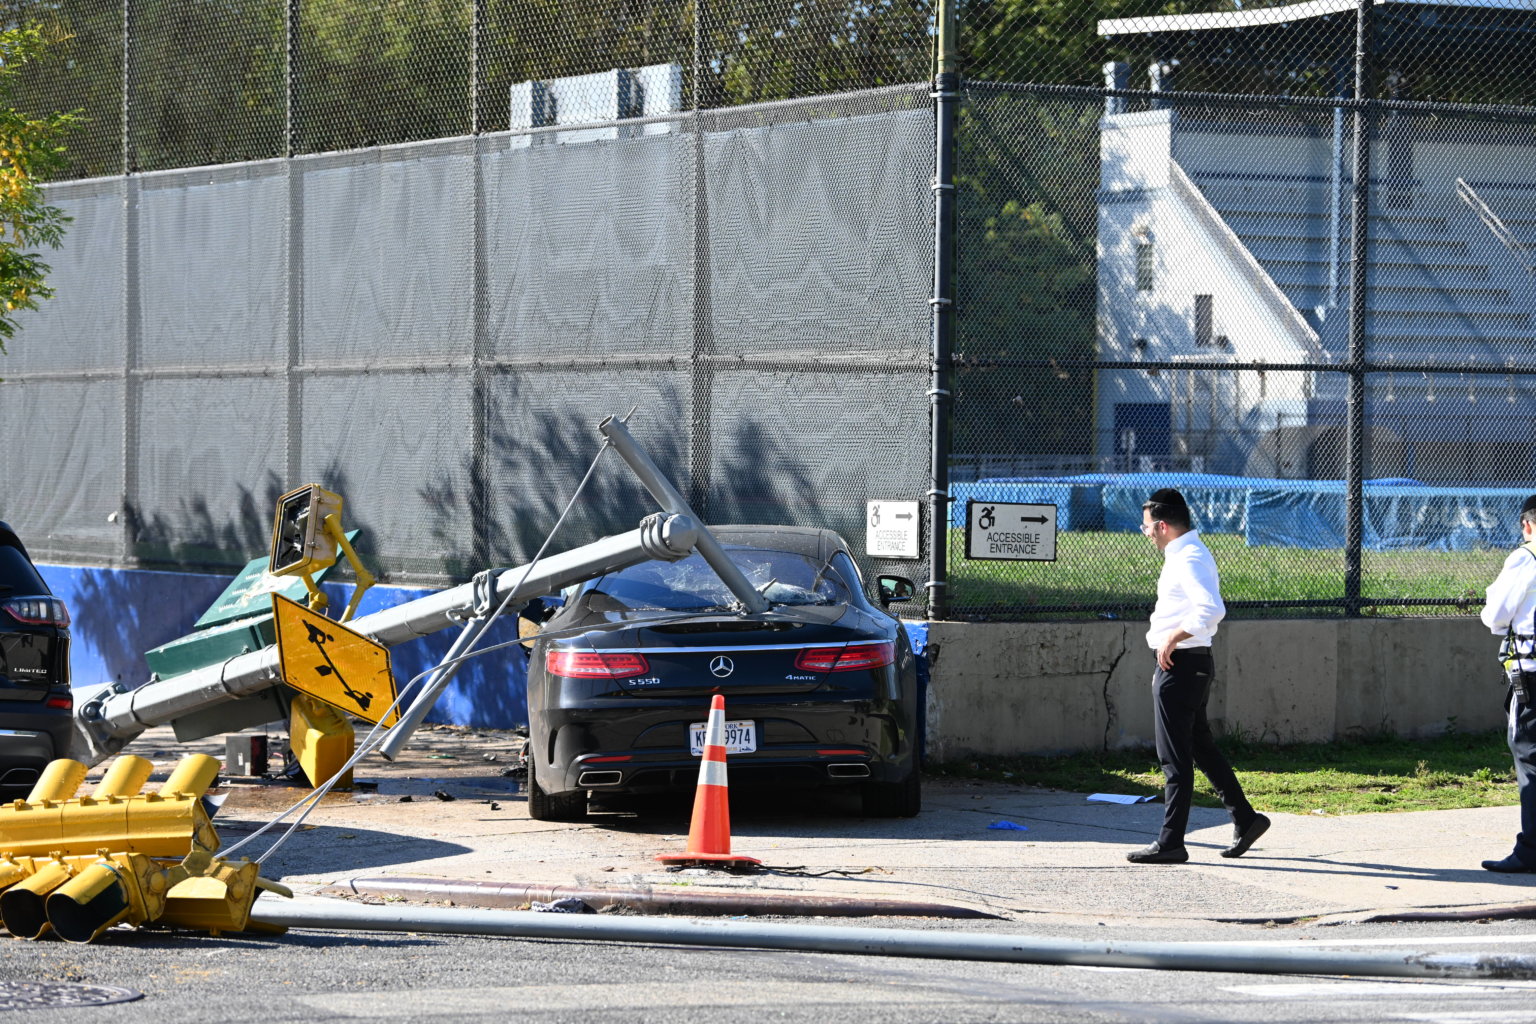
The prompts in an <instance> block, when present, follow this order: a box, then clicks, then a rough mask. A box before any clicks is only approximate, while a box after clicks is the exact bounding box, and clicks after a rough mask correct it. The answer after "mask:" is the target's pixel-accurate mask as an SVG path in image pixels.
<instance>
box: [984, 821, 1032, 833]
mask: <svg viewBox="0 0 1536 1024" xmlns="http://www.w3.org/2000/svg"><path fill="white" fill-rule="evenodd" d="M987 828H1000V829H1003V830H1005V831H1008V832H1028V831H1029V826H1028V825H1020V824H1018V823H1017V822H1013V821H994V822H993V823H992V824H990V825H988V826H987Z"/></svg>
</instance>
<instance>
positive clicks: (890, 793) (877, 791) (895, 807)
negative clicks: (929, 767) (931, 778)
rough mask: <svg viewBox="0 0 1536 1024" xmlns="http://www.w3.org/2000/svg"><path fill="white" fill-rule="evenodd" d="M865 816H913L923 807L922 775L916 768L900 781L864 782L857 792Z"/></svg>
mask: <svg viewBox="0 0 1536 1024" xmlns="http://www.w3.org/2000/svg"><path fill="white" fill-rule="evenodd" d="M859 796H860V799H861V800H862V802H863V804H864V816H865V817H866V818H915V817H917V815H918V813H919V812H921V811H922V809H923V776H922V773H920V772H919V771H918V770H917V769H916V768H913V769H912V771H911V773H910V774H908V775H907V777H906V778H904V779H902V780H901V781H900V782H866V783H865V784H864V786H863V789H862V790H861V791H860V793H859Z"/></svg>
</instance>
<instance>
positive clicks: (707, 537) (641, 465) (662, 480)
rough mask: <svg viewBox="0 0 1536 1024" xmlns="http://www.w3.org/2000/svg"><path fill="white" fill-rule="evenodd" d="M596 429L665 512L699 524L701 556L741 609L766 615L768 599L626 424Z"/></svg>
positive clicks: (613, 421)
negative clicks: (756, 587)
mask: <svg viewBox="0 0 1536 1024" xmlns="http://www.w3.org/2000/svg"><path fill="white" fill-rule="evenodd" d="M597 429H598V430H599V431H601V432H602V435H603V436H604V437H606V438H607V439H608V442H609V443H610V444H612V445H613V447H614V449H615V450H616V451H617V452H618V453H619V455H620V457H621V458H623V460H624V461H625V462H627V463H629V468H630V469H632V470H634V473H635V476H637V477H639V478H640V482H641V483H642V484H644V485H645V489H646V490H648V491H650V492H651V497H653V498H655V499H656V501H657V503H658V504H659V505H661V507H662V508H663V509H665V510H666V511H668V512H672V513H674V514H676V515H684V516H687V517H688V518H689V519H691V520H693V521H694V522H695V523H699V524H700V526H699V542H698V547H699V554H700V555H703V556H704V561H706V562H708V563H709V567H710V568H711V569H713V570H715V575H717V576H719V577H720V580H721V582H723V583H724V584H725V585H726V586H727V587H729V588H730V589H731V593H733V594H735V595H736V598H737V600H739V601H740V602H741V604H742V607H743V608H745V609H746V610H747V611H749V612H751V613H752V614H754V615H761V614H762V613H763V612H766V611H767V610H768V601H767V599H765V598H764V597H763V595H762V594H759V593H758V592H757V591H756V590H755V589H753V587H752V584H751V583H750V582H748V580H747V577H746V576H745V575H744V574H743V573H742V571H741V570H740V569H738V568H737V567H736V563H735V562H733V561H731V559H730V556H729V555H727V554H726V553H725V549H724V548H722V547H721V546H720V542H719V541H717V540H716V539H715V535H714V534H713V533H710V532H709V527H707V526H704V525H703V523H702V520H700V519H699V517H698V516H696V515H695V514H694V512H693V509H692V508H690V507H689V506H688V502H687V501H686V500H685V499H684V498H683V496H682V495H681V494H679V493H678V492H677V488H675V487H673V486H672V482H671V481H670V480H668V479H667V477H666V474H665V473H663V472H662V471H661V470H660V469H659V468H657V466H656V463H654V462H652V461H651V457H650V456H649V455H647V454H646V453H645V451H644V450H643V449H642V448H641V447H640V446H639V445H637V444H636V443H635V439H634V438H633V437H631V436H630V435H629V428H628V427H626V426H625V425H624V421H623V420H621V419H619V418H618V417H616V416H609V417H608V418H607V419H605V420H603V422H601V423H599V424H598V425H597Z"/></svg>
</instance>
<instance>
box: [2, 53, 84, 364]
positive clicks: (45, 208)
mask: <svg viewBox="0 0 1536 1024" xmlns="http://www.w3.org/2000/svg"><path fill="white" fill-rule="evenodd" d="M44 49H45V40H44V35H43V32H42V30H41V29H38V28H35V27H34V28H19V29H10V30H7V31H4V32H0V298H3V301H4V308H3V309H0V352H4V351H5V339H7V338H10V337H12V336H14V335H15V333H16V328H17V323H16V314H17V313H18V312H19V311H21V310H24V309H36V308H37V304H38V302H39V301H41V300H43V299H47V298H49V297H50V296H52V295H53V289H52V288H50V287H49V286H48V284H47V276H48V271H49V269H50V268H49V266H48V264H47V263H45V262H43V259H42V256H41V255H40V253H39V252H38V249H39V248H44V247H46V248H57V247H58V245H59V242H60V241H61V240H62V239H63V237H64V226H65V224H67V223H68V222H69V218H68V217H66V216H65V215H64V213H63V211H62V210H59V209H58V208H57V207H53V206H49V205H48V204H47V203H46V202H44V201H43V193H42V190H41V189H40V188H39V182H40V181H42V180H43V179H45V178H47V177H48V176H49V175H50V174H51V173H52V172H54V171H56V170H57V169H58V168H59V167H60V166H61V165H62V164H63V153H64V148H63V146H62V145H60V140H61V138H62V137H63V136H64V134H65V132H67V131H68V130H69V128H70V127H71V126H72V125H73V124H74V123H75V121H76V116H75V115H73V114H60V113H53V114H40V115H39V114H29V113H25V112H23V111H21V110H17V109H16V108H15V106H14V105H13V102H12V101H13V91H14V84H15V82H16V79H17V76H18V75H19V74H20V71H21V68H22V67H24V66H25V65H26V64H28V63H29V62H36V61H38V60H39V59H40V58H41V57H42V56H43V53H44Z"/></svg>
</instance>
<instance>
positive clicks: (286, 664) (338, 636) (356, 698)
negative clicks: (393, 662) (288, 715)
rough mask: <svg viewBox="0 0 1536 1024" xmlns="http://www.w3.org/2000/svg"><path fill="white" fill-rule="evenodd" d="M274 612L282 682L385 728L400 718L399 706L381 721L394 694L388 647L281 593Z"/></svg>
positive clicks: (273, 603) (393, 678)
mask: <svg viewBox="0 0 1536 1024" xmlns="http://www.w3.org/2000/svg"><path fill="white" fill-rule="evenodd" d="M272 612H273V618H274V619H275V620H276V622H277V654H278V658H279V660H280V661H281V663H282V673H283V681H284V682H286V683H287V684H288V685H289V686H291V687H293V688H294V689H295V690H298V691H299V692H301V693H307V694H309V695H310V696H311V697H314V698H316V699H317V700H323V701H325V703H327V704H329V705H331V707H333V708H336V709H337V710H339V711H345V712H346V713H347V714H349V715H355V716H357V717H358V718H361V719H362V720H363V721H365V722H372V723H374V724H376V725H383V726H384V727H385V728H386V729H387V728H389V727H390V726H392V725H394V724H395V723H396V722H398V721H399V720H400V712H399V710H398V709H395V710H392V711H390V713H389V716H388V718H387V719H385V721H383V722H380V721H379V716H380V715H382V714H383V713H384V709H385V708H389V707H391V706H392V705H393V704H394V702H395V697H396V690H395V676H394V673H392V672H390V670H389V648H387V647H385V646H383V645H382V644H376V643H374V642H373V641H372V640H370V639H368V638H367V637H366V636H363V634H361V633H356V632H353V631H352V630H350V629H348V628H347V627H346V626H343V625H342V624H341V623H339V622H337V621H336V620H335V619H328V618H326V617H325V616H324V615H321V614H320V613H319V612H312V611H310V610H309V609H308V608H306V607H304V606H303V605H301V604H299V603H297V602H295V601H290V600H288V599H287V598H286V597H284V596H283V595H281V594H273V595H272Z"/></svg>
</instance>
